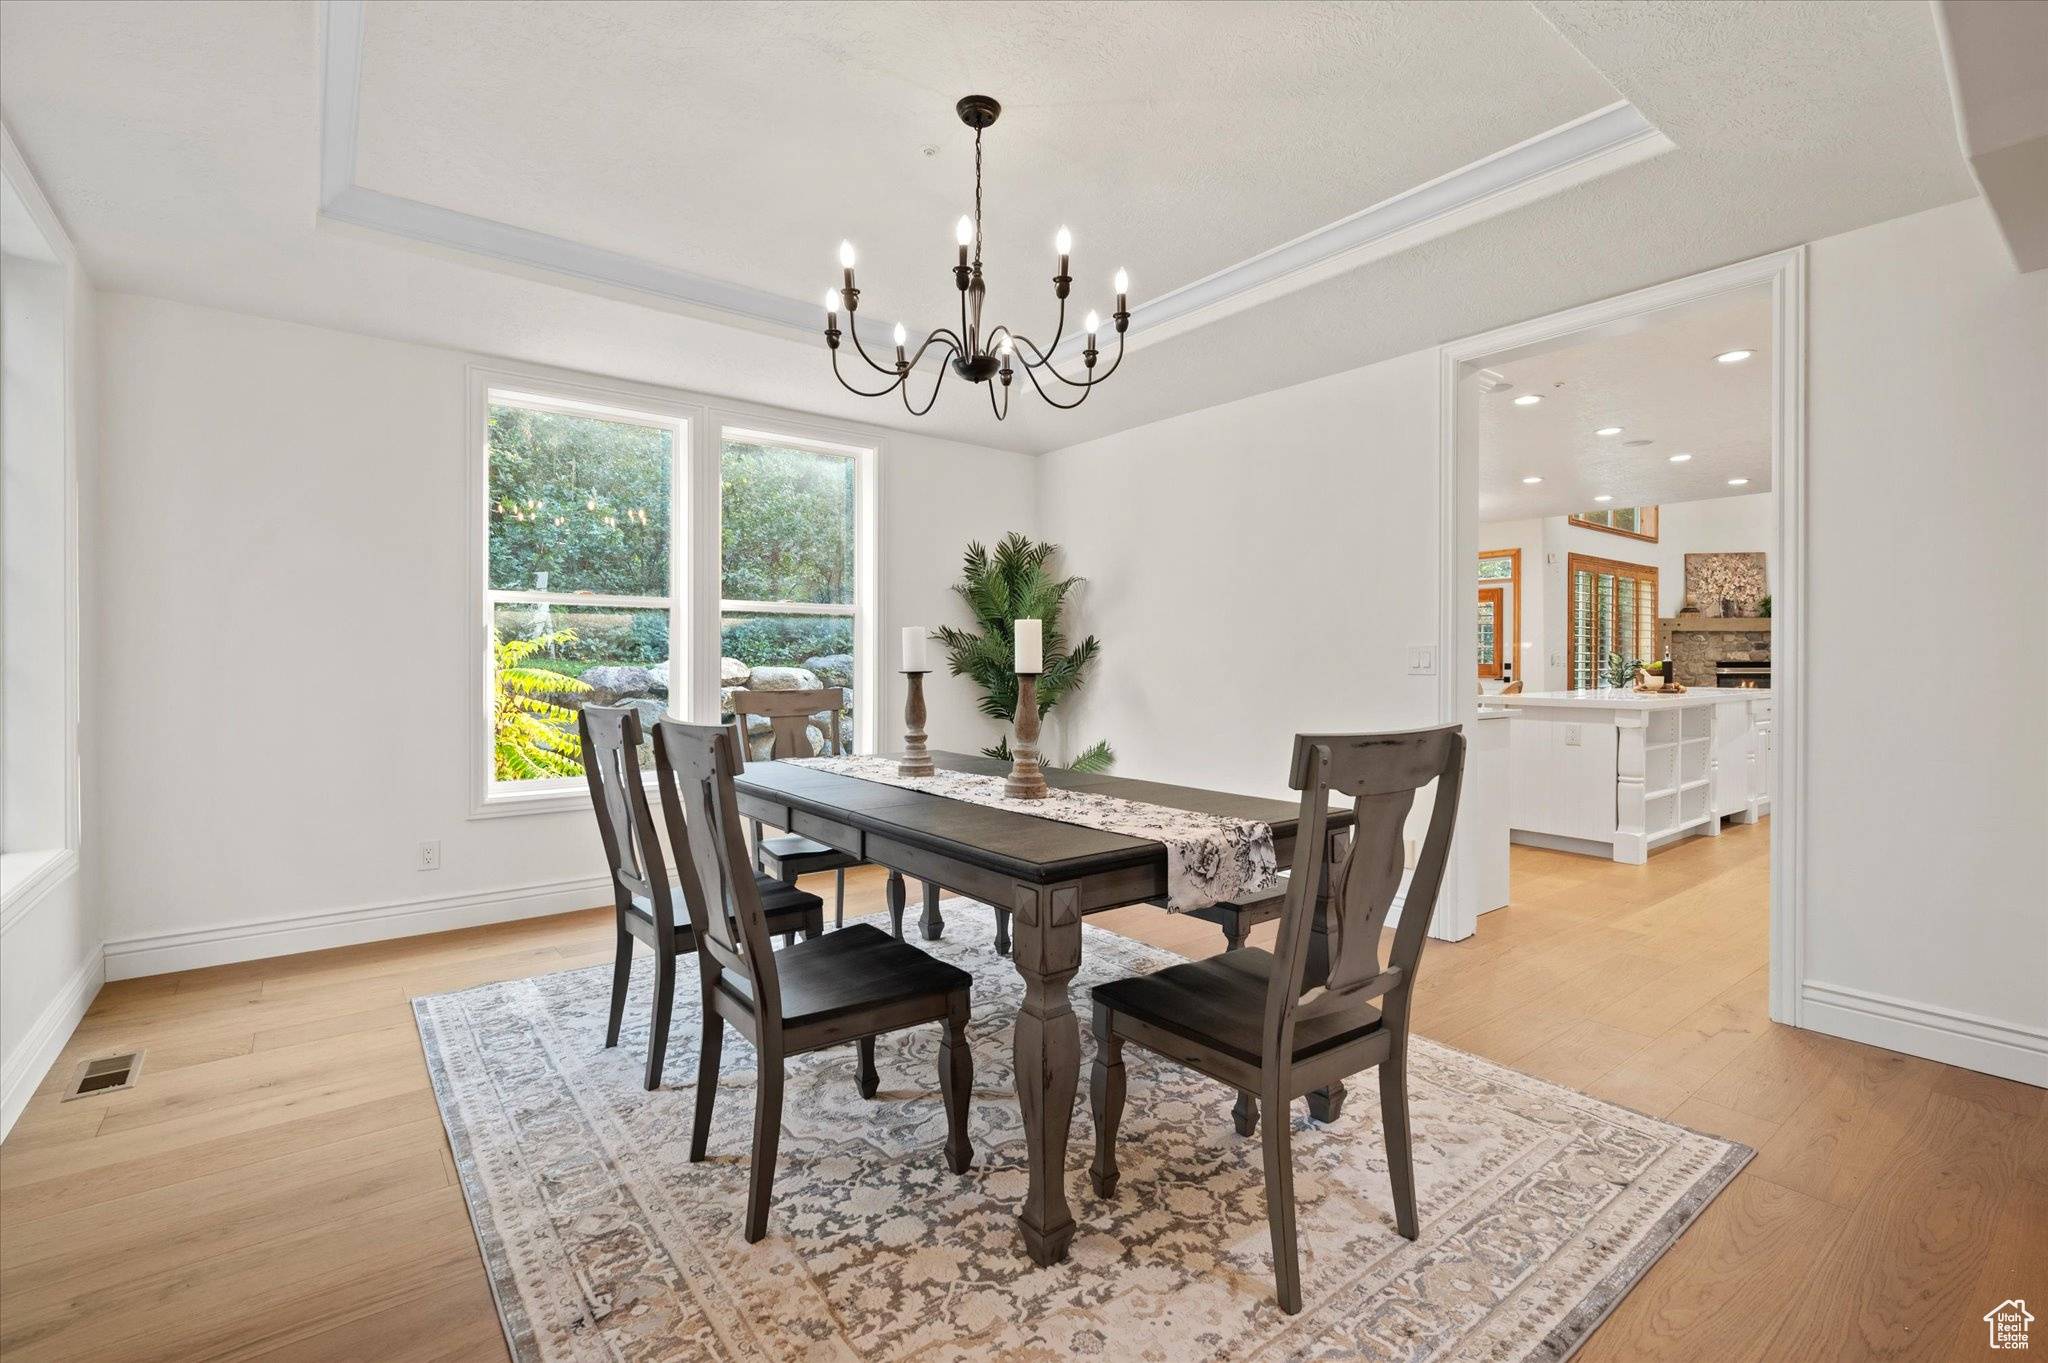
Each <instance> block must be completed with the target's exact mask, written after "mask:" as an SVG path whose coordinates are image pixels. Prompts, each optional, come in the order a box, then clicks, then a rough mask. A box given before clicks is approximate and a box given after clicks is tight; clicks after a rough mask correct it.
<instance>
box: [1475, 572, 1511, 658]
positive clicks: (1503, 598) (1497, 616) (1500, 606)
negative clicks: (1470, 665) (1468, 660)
mask: <svg viewBox="0 0 2048 1363" xmlns="http://www.w3.org/2000/svg"><path fill="white" fill-rule="evenodd" d="M1507 600H1508V594H1507V589H1506V588H1503V587H1481V588H1480V589H1479V675H1480V676H1482V677H1492V678H1493V679H1494V680H1496V681H1498V680H1499V679H1500V660H1501V633H1500V624H1501V621H1502V620H1503V619H1505V618H1506V616H1507Z"/></svg>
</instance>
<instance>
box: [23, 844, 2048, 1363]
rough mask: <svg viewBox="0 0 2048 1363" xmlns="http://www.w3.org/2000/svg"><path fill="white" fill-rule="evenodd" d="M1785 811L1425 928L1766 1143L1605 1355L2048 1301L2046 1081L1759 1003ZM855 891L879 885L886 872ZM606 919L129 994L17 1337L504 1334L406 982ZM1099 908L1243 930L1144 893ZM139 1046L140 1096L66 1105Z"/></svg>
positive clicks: (1554, 1072) (422, 1344)
mask: <svg viewBox="0 0 2048 1363" xmlns="http://www.w3.org/2000/svg"><path fill="white" fill-rule="evenodd" d="M1767 829H1768V824H1764V825H1760V826H1758V827H1755V828H1731V829H1730V830H1729V831H1728V833H1727V834H1726V836H1723V837H1721V838H1719V839H1713V840H1709V839H1697V840H1694V841H1692V842H1689V843H1685V844H1682V845H1680V846H1677V847H1674V848H1670V849H1667V850H1666V851H1664V852H1661V853H1659V854H1658V855H1656V856H1654V857H1652V858H1651V861H1650V864H1649V865H1647V866H1642V867H1624V866H1617V865H1614V864H1612V863H1608V862H1600V861H1594V860H1591V859H1588V858H1583V857H1576V856H1570V855H1565V854H1562V853H1553V852H1542V851H1536V850H1533V849H1525V848H1516V849H1515V861H1514V877H1515V880H1514V883H1515V903H1514V905H1513V907H1510V908H1507V909H1502V910H1500V911H1498V912H1496V913H1492V914H1488V915H1487V916H1486V917H1485V918H1484V919H1482V920H1481V924H1480V930H1479V933H1478V935H1477V936H1476V937H1473V938H1471V939H1469V940H1467V941H1465V942H1460V943H1456V944H1444V943H1431V944H1430V947H1429V949H1428V951H1427V953H1426V960H1425V961H1424V964H1423V967H1422V972H1421V978H1420V983H1419V986H1418V1005H1417V1007H1418V1013H1417V1024H1418V1027H1419V1029H1420V1030H1421V1031H1422V1032H1423V1033H1424V1034H1426V1035H1428V1036H1431V1037H1434V1038H1436V1039H1437V1040H1440V1041H1444V1042H1447V1043H1449V1044H1451V1045H1454V1046H1460V1047H1463V1048H1465V1049H1467V1050H1471V1051H1475V1052H1477V1053H1479V1054H1481V1055H1485V1056H1489V1057H1491V1058H1493V1059H1495V1060H1499V1061H1503V1062H1506V1063H1508V1064H1512V1065H1515V1066H1517V1067H1519V1068H1521V1069H1524V1070H1527V1071H1529V1072H1531V1073H1533V1074H1539V1075H1543V1076H1545V1077H1548V1078H1551V1079H1555V1080H1557V1081H1559V1082H1562V1083H1566V1084H1571V1085H1574V1086H1576V1087H1579V1088H1582V1089H1585V1090H1586V1091H1588V1092H1591V1093H1595V1094H1599V1095H1601V1096H1603V1097H1606V1098H1610V1099H1613V1100H1614V1101H1616V1102H1620V1103H1625V1104H1627V1105H1629V1106H1631V1107H1635V1108H1639V1109H1641V1110H1643V1111H1646V1112H1650V1113H1655V1114H1657V1115H1660V1116H1667V1117H1670V1118H1672V1119H1673V1120H1675V1121H1680V1122H1684V1123H1687V1124H1689V1125H1691V1126H1694V1127H1697V1128H1699V1129H1701V1130H1705V1131H1712V1132H1716V1133H1719V1134H1723V1135H1727V1136H1730V1137H1733V1138H1735V1139H1738V1140H1741V1141H1744V1142H1747V1143H1748V1144H1750V1145H1753V1146H1755V1147H1757V1149H1758V1151H1759V1153H1758V1155H1757V1158H1756V1160H1755V1161H1754V1162H1753V1163H1751V1164H1750V1166H1749V1167H1748V1168H1747V1169H1746V1170H1744V1172H1743V1173H1742V1175H1741V1176H1740V1177H1739V1178H1738V1179H1737V1180H1736V1181H1735V1183H1734V1184H1733V1185H1732V1186H1731V1187H1730V1188H1729V1189H1728V1190H1727V1191H1726V1192H1724V1193H1723V1194H1722V1195H1721V1197H1720V1198H1719V1199H1718V1200H1717V1201H1716V1202H1715V1203H1714V1204H1713V1205H1712V1206H1711V1207H1709V1208H1708V1210H1707V1211H1706V1213H1705V1214H1704V1215H1703V1216H1702V1217H1701V1218H1700V1219H1699V1221H1698V1222H1697V1223H1696V1224H1695V1225H1694V1226H1693V1228H1692V1229H1691V1230H1690V1231H1688V1232H1687V1234H1686V1235H1685V1236H1684V1238H1683V1239H1682V1240H1681V1241H1680V1242H1679V1243H1678V1245H1677V1246H1676V1247H1675V1248H1674V1249H1673V1250H1672V1251H1671V1252H1670V1253H1669V1254H1667V1255H1666V1256H1665V1257H1664V1259H1663V1260H1662V1261H1661V1262H1659V1263H1658V1264H1657V1265H1656V1267H1655V1268H1654V1269H1652V1270H1651V1272H1650V1273H1649V1275H1648V1276H1647V1277H1646V1278H1645V1280H1644V1281H1643V1282H1642V1283H1641V1284H1640V1285H1639V1286H1638V1287H1637V1288H1636V1289H1635V1291H1634V1292H1633V1293H1631V1294H1630V1295H1629V1296H1628V1298H1627V1299H1626V1300H1624V1301H1623V1303H1622V1304H1621V1306H1620V1307H1619V1309H1617V1310H1616V1312H1615V1313H1614V1315H1613V1316H1612V1317H1611V1318H1610V1319H1609V1320H1608V1321H1607V1323H1606V1324H1605V1325H1603V1326H1602V1327H1601V1328H1600V1330H1599V1332H1598V1333H1597V1334H1595V1335H1594V1337H1593V1338H1592V1340H1591V1341H1590V1342H1589V1343H1588V1345H1587V1346H1586V1348H1585V1350H1584V1352H1582V1353H1581V1354H1580V1355H1579V1357H1580V1358H1582V1359H1585V1360H1587V1363H1618V1361H1625V1363H1636V1361H1637V1360H1645V1359H1699V1360H1712V1363H1745V1361H1746V1360H1760V1359H1790V1360H1800V1361H1801V1363H1804V1361H1805V1360H1819V1359H1843V1360H1849V1359H1856V1360H1863V1359H1893V1358H1900V1359H1904V1358H1915V1359H1919V1358H1976V1357H1979V1356H1980V1354H1982V1353H1984V1352H1986V1350H1985V1334H1984V1328H1985V1327H1984V1325H1983V1324H1982V1322H1981V1321H1980V1320H1979V1317H1980V1316H1982V1315H1983V1313H1984V1312H1985V1311H1987V1310H1989V1309H1991V1308H1992V1307H1993V1306H1996V1305H1998V1304H1999V1303H2000V1302H2002V1301H2004V1300H2005V1299H2006V1298H2007V1297H2014V1296H2017V1297H2023V1298H2026V1299H2028V1300H2030V1301H2037V1302H2038V1301H2048V1110H2044V1103H2043V1100H2044V1096H2048V1095H2044V1092H2043V1090H2040V1089H2036V1088H2030V1087H2027V1086H2025V1085H2021V1084H2015V1083H2009V1082H2007V1081H2004V1080H2000V1079H1991V1078H1987V1077H1985V1076H1982V1075H1978V1074H1973V1073H1971V1072H1968V1071H1964V1070H1957V1069H1953V1068H1950V1067H1947V1066H1943V1065H1938V1064H1934V1063H1931V1062H1928V1061H1923V1060H1917V1059H1913V1058H1910V1057H1907V1056H1902V1055H1897V1054H1894V1053H1891V1052H1888V1051H1880V1050H1875V1049H1872V1048H1870V1047H1867V1046H1859V1045H1856V1044H1854V1043H1851V1042H1845V1041H1837V1040H1834V1039H1832V1038H1829V1037H1823V1036H1819V1035H1816V1034H1813V1033H1807V1032H1797V1031H1792V1030H1789V1029H1786V1028H1781V1027H1777V1026H1775V1025H1773V1024H1771V1023H1769V1022H1767V1021H1766V1020H1765V1003H1764V993H1765V990H1764V986H1765V959H1766V958H1765V908H1764V903H1765V900H1764V897H1765V893H1766V882H1767V875H1766V868H1765V861H1766V857H1765V841H1764V840H1765V838H1766V837H1767V836H1768V833H1767ZM829 885H830V882H829V878H826V880H825V885H824V887H823V888H824V889H825V892H826V893H827V894H829V893H830V889H829ZM813 888H818V887H815V886H814V887H813ZM849 899H850V905H849V907H850V909H851V910H852V911H855V912H868V911H872V910H875V909H879V908H880V907H881V880H880V875H879V873H875V872H868V871H863V872H857V873H855V874H854V875H853V876H852V877H851V878H850V880H849ZM913 912H914V909H913ZM608 917H609V911H608V910H607V911H603V912H590V913H579V914H566V915H562V916H559V917H555V918H547V919H535V920H531V921H528V922H523V923H514V924H507V925H503V926H497V927H491V928H479V929H473V930H469V931H464V932H454V933H443V934H440V935H437V936H431V937H414V938H409V939H406V940H404V941H398V942H382V943H376V944H372V945H368V946H362V947H350V948H344V949H341V950H337V951H326V952H318V953H312V954H308V955H304V956H294V957H285V958H281V959H276V960H268V961H257V962H251V963H248V964H244V965H234V966H223V967H219V968H217V969H213V970H196V971H190V972H187V973H183V974H177V975H164V976H157V977H154V978H150V979H144V980H128V981H122V982H119V983H115V984H110V985H108V986H107V987H106V989H105V990H104V991H102V993H101V994H100V996H99V998H98V1000H97V1001H96V1002H95V1003H94V1004H93V1007H92V1011H91V1012H90V1014H89V1015H88V1016H87V1018H86V1020H85V1022H84V1024H83V1025H82V1026H81V1027H80V1029H79V1032H78V1035H77V1036H76V1037H75V1038H74V1039H73V1040H72V1042H71V1044H70V1046H69V1047H68V1048H67V1049H66V1051H65V1053H64V1056H63V1058H62V1059H61V1060H60V1061H59V1062H58V1064H57V1066H56V1067H55V1068H54V1069H53V1070H52V1071H51V1075H50V1078H49V1079H48V1080H47V1081H46V1082H45V1083H44V1085H43V1088H42V1090H41V1091H39V1092H38V1093H37V1095H36V1096H35V1098H34V1099H33V1100H32V1101H31V1103H30V1105H29V1108H28V1110H27V1112H26V1113H25V1114H24V1115H23V1117H22V1118H21V1121H20V1123H19V1124H18V1125H17V1126H16V1127H15V1130H14V1132H13V1134H12V1135H11V1136H9V1138H8V1139H7V1141H6V1143H5V1145H4V1146H0V1353H4V1354H5V1356H6V1359H7V1360H8V1363H32V1360H43V1359H49V1360H87V1359H90V1360H98V1361H100V1363H115V1361H116V1360H122V1361H125V1360H144V1359H164V1360H201V1359H235V1360H255V1359H265V1360H291V1361H292V1363H325V1361H326V1360H335V1361H336V1363H340V1361H342V1360H348V1361H349V1363H355V1361H356V1360H373V1359H374V1360H380V1361H388V1363H412V1361H415V1360H417V1361H418V1363H432V1361H434V1360H449V1361H450V1363H453V1361H454V1360H465V1361H466V1360H489V1359H502V1358H503V1357H504V1356H505V1349H504V1342H503V1337H502V1335H501V1334H500V1332H499V1329H498V1323H497V1317H496V1315H495V1312H494V1309H493V1307H492V1303H491V1295H490V1291H489V1289H488V1287H487V1286H486V1284H485V1280H484V1273H483V1266H482V1263H481V1261H480V1259H479V1257H478V1254H477V1248H476V1241H475V1238H474V1236H473V1234H472V1232H471V1229H470V1225H469V1220H468V1216H467V1213H466V1211H465V1209H464V1206H463V1199H462V1194H461V1191H460V1190H459V1188H458V1187H457V1185H456V1181H455V1174H454V1170H453V1167H452V1164H451V1161H450V1158H449V1154H448V1146H447V1141H446V1139H445V1137H444V1135H443V1133H442V1130H441V1124H440V1120H439V1118H438V1116H437V1115H436V1112H435V1108H434V1101H433V1097H432V1094H431V1093H430V1091H429V1089H428V1085H427V1074H426V1067H425V1065H424V1064H423V1062H422V1060H421V1056H420V1045H419V1038H418V1035H417V1034H416V1033H415V1031H414V1030H413V1023H412V1014H411V1010H410V1007H409V1006H408V1003H407V1000H408V999H410V998H412V997H413V996H415V995H419V994H430V993H439V992H442V991H445V990H451V989H460V988H463V987H465V986H468V985H474V984H481V983H484V982H486V981H490V980H498V979H507V978H514V977H518V976H524V975H532V974H539V973H542V972H546V971H551V970H562V969H566V968H569V967H572V966H581V965H589V964H594V963H597V962H600V961H603V960H606V959H608V954H609V952H610V949H611V927H610V924H609V921H608ZM1090 921H1091V922H1095V923H1099V924H1101V925H1103V926H1106V927H1112V928H1115V929H1116V930H1118V931H1121V932H1125V933H1128V934H1129V935H1131V936H1134V937H1140V938H1143V939H1144V940H1146V941H1149V942H1153V943H1155V944H1157V945H1160V946H1162V947H1166V948H1169V949H1172V950H1175V951H1181V952H1184V953H1187V954H1190V955H1206V954H1208V953H1209V952H1211V951H1213V950H1215V949H1217V948H1218V947H1220V945H1221V938H1220V934H1219V933H1217V932H1216V930H1215V929H1214V928H1213V927H1211V926H1210V925H1209V924H1207V923H1202V922H1199V921H1196V920H1191V919H1185V918H1175V917H1171V916H1169V915H1167V914H1164V913H1162V912H1159V911H1157V910H1152V909H1124V910H1119V911H1117V912H1115V913H1112V914H1106V915H1102V916H1100V917H1098V918H1095V919H1091V920H1090ZM1255 940H1256V939H1255ZM131 1046H145V1047H147V1048H148V1050H149V1056H148V1060H147V1062H146V1066H145V1069H144V1072H143V1077H142V1083H141V1085H140V1086H139V1088H137V1089H136V1090H135V1091H133V1092H128V1093H120V1094H112V1095H107V1096H103V1097H98V1098H89V1099H83V1100H80V1101H76V1102H72V1103H60V1102H58V1101H57V1093H56V1089H57V1087H58V1086H59V1085H60V1084H61V1083H62V1082H63V1080H64V1078H65V1077H66V1076H68V1074H69V1072H70V1069H71V1067H72V1065H73V1064H74V1063H75V1062H76V1061H77V1060H78V1059H81V1058H83V1057H85V1056H88V1055H102V1054H106V1053H109V1052H111V1051H114V1050H118V1049H125V1048H128V1047H131ZM674 1054H675V1055H676V1056H680V1057H682V1058H683V1059H682V1063H685V1064H687V1063H688V1061H687V1047H684V1048H682V1049H680V1050H678V1051H676V1052H674ZM671 1063H675V1062H674V1061H672V1062H671ZM1083 1101H1084V1102H1085V1097H1084V1099H1083ZM1368 1107H1369V1105H1368ZM1344 1120H1345V1121H1346V1122H1353V1123H1356V1124H1357V1126H1358V1127H1359V1129H1360V1134H1361V1137H1365V1136H1367V1133H1369V1132H1370V1130H1371V1124H1372V1122H1373V1115H1372V1113H1370V1112H1369V1111H1367V1110H1366V1109H1365V1108H1359V1107H1357V1105H1353V1110H1352V1111H1350V1112H1347V1114H1346V1115H1345V1118H1344ZM1076 1168H1078V1165H1077V1166H1076ZM2037 1309H2038V1308H2037ZM2044 1319H2048V1315H2044ZM2044 1333H2048V1330H2044Z"/></svg>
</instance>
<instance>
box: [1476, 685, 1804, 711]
mask: <svg viewBox="0 0 2048 1363" xmlns="http://www.w3.org/2000/svg"><path fill="white" fill-rule="evenodd" d="M1770 698H1771V691H1770V688H1769V687H1767V686H1753V687H1740V686H1689V687H1687V688H1686V689H1685V692H1684V694H1682V695H1676V696H1674V695H1667V694H1665V693H1664V692H1661V691H1612V692H1610V691H1523V692H1521V693H1520V694H1518V695H1515V696H1512V697H1510V699H1512V700H1513V701H1514V703H1515V704H1516V705H1518V706H1522V707H1524V708H1526V707H1528V706H1532V705H1538V706H1546V707H1548V706H1564V707H1574V708H1577V709H1582V710H1682V709H1684V708H1685V707H1686V706H1688V705H1716V704H1719V703H1721V702H1723V701H1730V700H1769V699H1770Z"/></svg>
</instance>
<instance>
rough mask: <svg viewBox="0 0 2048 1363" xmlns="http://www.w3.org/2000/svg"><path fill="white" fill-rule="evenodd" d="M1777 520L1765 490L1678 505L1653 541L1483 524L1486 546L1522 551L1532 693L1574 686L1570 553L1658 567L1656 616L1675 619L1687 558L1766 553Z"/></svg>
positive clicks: (1665, 513)
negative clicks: (1568, 665) (1569, 672)
mask: <svg viewBox="0 0 2048 1363" xmlns="http://www.w3.org/2000/svg"><path fill="white" fill-rule="evenodd" d="M1776 515H1777V509H1776V500H1775V499H1774V498H1773V497H1772V495H1771V494H1770V493H1768V492H1761V493H1756V494H1754V495H1751V496H1746V497H1713V498H1709V499H1708V500H1706V501H1701V502H1673V503H1670V504H1668V505H1666V506H1663V507H1660V508H1659V510H1658V525H1657V539H1656V542H1655V543H1652V542H1651V541H1649V540H1638V539H1630V538H1628V537H1627V536H1625V535H1612V534H1608V533H1606V532H1605V531H1600V530H1592V529H1588V528H1587V527H1585V526H1583V525H1573V524H1572V523H1571V520H1570V518H1569V517H1566V516H1545V517H1543V518H1542V519H1540V520H1520V521H1496V522H1490V523H1488V524H1485V525H1482V526H1481V527H1480V528H1479V539H1480V542H1481V547H1483V548H1487V549H1513V548H1520V549H1521V550H1522V576H1523V577H1524V579H1526V582H1527V587H1526V590H1525V592H1524V595H1523V598H1522V638H1523V639H1524V641H1526V642H1527V643H1528V644H1529V647H1526V648H1524V649H1523V651H1522V652H1523V656H1524V657H1525V658H1526V659H1528V670H1527V672H1526V674H1525V680H1526V681H1527V682H1528V684H1529V689H1530V690H1531V691H1552V690H1561V689H1563V688H1564V687H1565V686H1567V685H1568V684H1569V677H1568V675H1567V668H1566V662H1565V660H1566V659H1567V658H1568V657H1569V656H1570V642H1571V641H1570V631H1571V612H1570V609H1569V602H1570V600H1571V597H1570V594H1569V589H1568V584H1567V583H1566V582H1565V572H1566V567H1567V565H1568V564H1569V562H1570V556H1571V555H1573V554H1591V555H1593V556H1595V557H1597V558H1611V559H1618V560H1620V561H1621V562H1623V563H1640V564H1644V565H1646V566H1648V567H1652V568H1655V569H1656V570H1657V613H1658V614H1659V615H1662V616H1672V615H1676V614H1678V610H1679V607H1680V606H1682V605H1683V604H1684V602H1685V556H1686V555H1687V554H1724V553H1766V554H1767V553H1769V552H1770V547H1771V544H1772V542H1773V540H1772V537H1773V535H1775V534H1776V533H1777V532H1776V521H1775V517H1776ZM1553 559H1554V560H1555V561H1552V560H1553ZM1766 571H1768V564H1767V565H1766ZM1532 620H1533V622H1534V623H1531V622H1532Z"/></svg>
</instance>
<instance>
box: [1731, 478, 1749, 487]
mask: <svg viewBox="0 0 2048 1363" xmlns="http://www.w3.org/2000/svg"><path fill="white" fill-rule="evenodd" d="M1728 486H1730V487H1748V486H1749V479H1747V478H1730V479H1729V480H1728Z"/></svg>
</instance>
